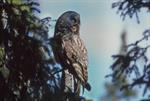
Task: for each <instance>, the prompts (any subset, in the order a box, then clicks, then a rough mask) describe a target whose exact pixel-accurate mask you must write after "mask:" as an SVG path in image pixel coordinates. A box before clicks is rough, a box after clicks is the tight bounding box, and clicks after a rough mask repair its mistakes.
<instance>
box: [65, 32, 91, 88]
mask: <svg viewBox="0 0 150 101" xmlns="http://www.w3.org/2000/svg"><path fill="white" fill-rule="evenodd" d="M62 50H63V55H64V56H65V57H64V58H65V61H66V63H67V65H68V70H69V72H71V73H72V74H73V75H75V77H76V78H77V79H79V81H80V82H81V84H82V85H83V86H84V87H85V88H87V90H88V89H89V90H90V87H89V84H87V80H88V72H87V66H88V57H87V49H86V48H85V45H84V44H83V41H82V40H81V38H80V37H79V35H70V36H65V35H64V36H63V37H62ZM86 86H87V87H86Z"/></svg>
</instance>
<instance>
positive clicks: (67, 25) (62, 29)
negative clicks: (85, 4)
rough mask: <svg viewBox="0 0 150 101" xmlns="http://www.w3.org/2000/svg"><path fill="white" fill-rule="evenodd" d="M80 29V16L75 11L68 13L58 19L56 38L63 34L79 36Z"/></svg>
mask: <svg viewBox="0 0 150 101" xmlns="http://www.w3.org/2000/svg"><path fill="white" fill-rule="evenodd" d="M79 28H80V15H79V14H78V13H76V12H74V11H67V12H65V13H63V14H62V15H61V16H60V17H59V18H58V20H57V22H56V25H55V34H54V36H57V35H59V34H62V33H66V34H67V33H73V34H79Z"/></svg>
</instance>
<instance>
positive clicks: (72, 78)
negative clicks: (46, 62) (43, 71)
mask: <svg viewBox="0 0 150 101" xmlns="http://www.w3.org/2000/svg"><path fill="white" fill-rule="evenodd" d="M79 31H80V15H79V14H78V13H76V12H74V11H67V12H65V13H63V14H62V15H61V16H60V17H59V18H58V20H57V21H56V25H55V31H54V37H53V42H54V44H55V48H54V55H55V58H56V61H57V62H58V63H60V64H61V66H62V67H63V69H64V71H65V74H64V75H65V76H64V78H65V85H67V86H70V85H71V86H73V89H74V92H79V90H80V86H81V85H82V86H83V88H86V89H87V90H88V91H90V90H91V86H90V84H89V83H88V71H87V69H88V57H87V49H86V47H85V45H84V43H83V41H82V39H81V38H80V33H79Z"/></svg>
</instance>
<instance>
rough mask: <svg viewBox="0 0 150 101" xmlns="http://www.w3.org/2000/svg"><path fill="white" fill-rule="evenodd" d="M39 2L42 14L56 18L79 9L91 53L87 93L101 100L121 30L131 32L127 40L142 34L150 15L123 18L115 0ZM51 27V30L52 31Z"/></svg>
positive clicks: (129, 41)
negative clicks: (88, 89)
mask: <svg viewBox="0 0 150 101" xmlns="http://www.w3.org/2000/svg"><path fill="white" fill-rule="evenodd" d="M38 1H39V2H40V8H41V13H40V14H39V16H40V17H41V18H43V17H47V16H50V17H52V19H57V18H58V17H59V16H60V15H61V14H62V13H63V12H65V11H70V10H72V11H76V12H78V13H79V14H80V16H81V29H80V34H81V37H82V39H83V40H84V42H85V44H86V46H87V49H88V56H89V82H90V83H91V85H92V91H91V92H86V93H85V94H84V95H85V96H87V97H88V98H92V99H94V101H98V99H99V98H100V96H102V95H103V94H104V83H105V81H106V79H105V78H104V77H105V75H107V74H109V73H110V69H109V66H110V65H111V63H112V59H111V55H112V54H115V53H118V52H119V48H120V34H121V32H122V31H123V29H124V28H125V29H126V30H127V32H128V43H131V42H134V40H135V39H138V38H140V37H141V33H142V32H143V31H144V29H145V28H148V27H150V25H149V23H150V21H149V20H148V19H150V16H148V15H146V13H145V12H143V13H141V14H140V20H141V23H140V24H137V22H136V19H132V20H131V19H127V20H125V21H124V22H123V21H122V20H121V18H120V16H119V15H117V14H116V9H111V3H112V1H113V0H76V1H75V0H38ZM53 30H54V29H51V31H50V34H51V35H53Z"/></svg>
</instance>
